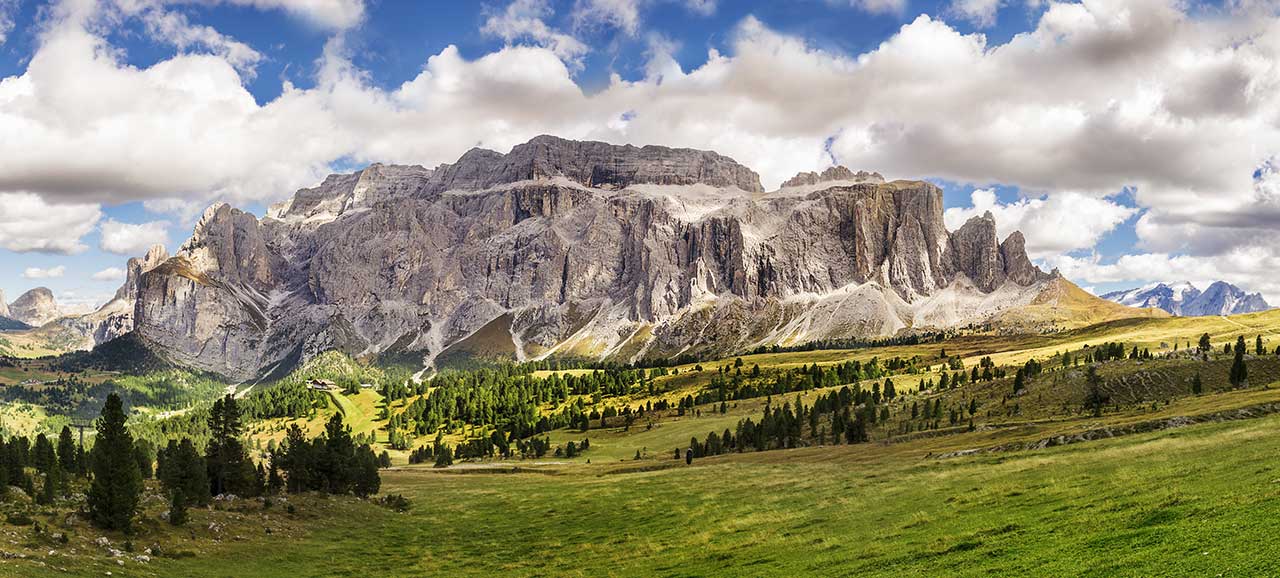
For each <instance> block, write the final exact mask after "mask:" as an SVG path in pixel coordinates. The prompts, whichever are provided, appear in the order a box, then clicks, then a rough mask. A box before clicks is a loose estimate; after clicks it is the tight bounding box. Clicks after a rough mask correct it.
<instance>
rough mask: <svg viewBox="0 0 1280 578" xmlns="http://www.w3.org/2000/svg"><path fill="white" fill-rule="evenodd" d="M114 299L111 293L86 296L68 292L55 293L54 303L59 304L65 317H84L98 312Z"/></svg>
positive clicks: (77, 292)
mask: <svg viewBox="0 0 1280 578" xmlns="http://www.w3.org/2000/svg"><path fill="white" fill-rule="evenodd" d="M113 297H114V295H112V294H111V293H97V292H95V293H88V294H85V293H81V292H80V291H75V290H66V291H58V292H57V293H55V294H54V301H56V302H57V303H58V310H59V311H61V312H62V314H63V315H84V314H86V313H92V312H94V311H96V310H98V308H99V307H102V305H103V304H105V303H106V302H107V301H110V300H111V299H112V298H113Z"/></svg>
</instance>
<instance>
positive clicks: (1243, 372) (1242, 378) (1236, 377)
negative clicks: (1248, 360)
mask: <svg viewBox="0 0 1280 578" xmlns="http://www.w3.org/2000/svg"><path fill="white" fill-rule="evenodd" d="M1235 353H1236V355H1235V360H1234V361H1232V362H1231V373H1230V375H1229V376H1228V378H1229V379H1230V380H1231V385H1232V387H1241V386H1243V385H1244V384H1245V382H1247V381H1249V368H1248V367H1246V366H1245V364H1244V336H1243V335H1242V336H1240V337H1238V338H1236V347H1235Z"/></svg>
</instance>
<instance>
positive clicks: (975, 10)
mask: <svg viewBox="0 0 1280 578" xmlns="http://www.w3.org/2000/svg"><path fill="white" fill-rule="evenodd" d="M1003 5H1004V2H1003V0H953V1H952V2H951V12H953V13H955V14H956V15H958V16H959V17H960V18H963V19H965V20H968V21H969V22H970V23H972V24H973V25H974V26H976V27H978V28H990V27H992V26H995V24H996V13H998V12H999V11H1000V7H1001V6H1003Z"/></svg>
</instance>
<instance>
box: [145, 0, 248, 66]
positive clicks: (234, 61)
mask: <svg viewBox="0 0 1280 578" xmlns="http://www.w3.org/2000/svg"><path fill="white" fill-rule="evenodd" d="M141 17H142V20H143V21H144V22H145V23H146V26H147V30H148V32H149V33H150V34H151V35H152V37H155V38H160V39H163V40H164V41H166V42H168V43H170V44H172V45H174V46H175V47H177V48H178V49H179V50H182V51H186V50H188V49H190V48H192V47H197V46H199V47H203V48H205V49H208V50H210V51H212V52H213V53H214V54H217V55H219V56H221V57H222V58H223V59H224V60H226V61H227V63H229V64H230V65H231V66H233V67H235V68H236V70H239V71H241V72H242V73H244V74H245V75H247V76H253V74H254V69H255V67H256V66H257V64H258V62H260V61H261V60H262V54H260V53H259V52H258V51H257V50H254V49H253V48H252V47H250V46H249V45H247V44H245V43H243V42H239V41H237V40H235V39H233V38H230V37H227V36H224V35H223V34H222V33H220V32H218V31H217V30H215V29H213V27H210V26H199V25H193V24H191V23H190V22H188V21H187V17H186V16H184V15H183V14H182V13H180V12H169V11H165V10H162V9H151V10H147V11H146V12H143V13H142V16H141Z"/></svg>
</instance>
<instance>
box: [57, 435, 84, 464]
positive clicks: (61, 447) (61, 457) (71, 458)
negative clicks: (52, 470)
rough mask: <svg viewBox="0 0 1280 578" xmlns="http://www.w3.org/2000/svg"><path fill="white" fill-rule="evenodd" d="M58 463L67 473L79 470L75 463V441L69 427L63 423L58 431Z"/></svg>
mask: <svg viewBox="0 0 1280 578" xmlns="http://www.w3.org/2000/svg"><path fill="white" fill-rule="evenodd" d="M58 463H59V464H61V465H62V469H63V470H64V471H66V472H68V473H76V472H79V470H80V468H79V465H78V464H77V463H76V442H75V439H73V438H72V437H71V428H70V427H69V426H65V425H64V426H62V431H61V432H60V433H58Z"/></svg>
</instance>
